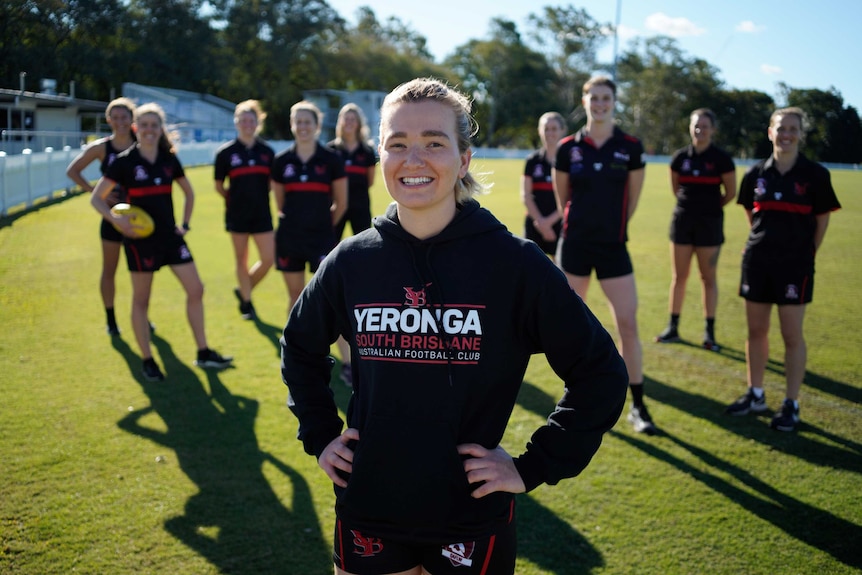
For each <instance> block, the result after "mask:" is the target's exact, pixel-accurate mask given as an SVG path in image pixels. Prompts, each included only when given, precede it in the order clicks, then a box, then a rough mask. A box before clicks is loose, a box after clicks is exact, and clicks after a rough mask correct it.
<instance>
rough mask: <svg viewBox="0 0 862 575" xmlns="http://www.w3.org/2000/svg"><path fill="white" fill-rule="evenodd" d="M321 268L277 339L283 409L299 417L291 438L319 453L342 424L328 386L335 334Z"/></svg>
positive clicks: (308, 451) (315, 454) (333, 319)
mask: <svg viewBox="0 0 862 575" xmlns="http://www.w3.org/2000/svg"><path fill="white" fill-rule="evenodd" d="M325 267H326V266H325V264H324V266H321V269H320V270H318V272H317V273H316V274H315V276H314V277H313V278H312V280H311V282H309V284H308V285H307V286H306V288H305V289H304V290H303V292H302V295H301V296H300V298H299V301H298V302H297V303H296V305H295V306H294V308H293V310H292V311H291V313H290V318H289V319H288V322H287V326H286V327H285V328H284V333H283V335H282V338H281V378H282V381H284V383H285V385H287V387H288V389H289V390H290V395H289V397H288V407H290V410H291V411H292V412H293V414H294V415H295V416H296V417H297V419H298V420H299V431H298V432H297V438H298V439H300V440H301V441H302V443H303V446H304V448H305V451H306V453H308V454H310V455H314V456H315V457H319V456H320V454H321V453H322V452H323V450H324V448H325V447H326V446H327V445H328V444H329V443H330V442H331V441H332V440H333V439H335V438H336V437H338V435H340V434H341V430H342V428H343V426H344V422H343V421H342V419H341V417H339V415H338V408H337V406H336V405H335V399H334V394H333V392H332V389H331V388H330V387H329V380H330V377H331V373H332V366H333V359H332V358H331V357H330V356H329V348H330V345H331V344H332V343H334V342H335V340H336V338H337V337H338V332H337V330H336V325H337V324H336V312H335V309H334V307H333V306H332V305H331V302H330V299H329V298H328V297H327V294H326V289H325V288H324V284H325V283H326V279H327V277H328V276H329V275H333V276H334V275H335V272H331V273H329V274H327V272H326V270H325Z"/></svg>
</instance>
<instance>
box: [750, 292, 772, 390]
mask: <svg viewBox="0 0 862 575" xmlns="http://www.w3.org/2000/svg"><path fill="white" fill-rule="evenodd" d="M771 313H772V304H770V303H758V302H751V301H746V302H745V315H746V319H747V321H748V339H747V340H746V342H745V360H746V364H747V365H746V367H747V372H748V373H747V375H748V387H759V388H763V376H764V374H765V373H766V363H767V362H768V361H769V316H770V315H771Z"/></svg>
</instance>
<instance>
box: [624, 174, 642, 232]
mask: <svg viewBox="0 0 862 575" xmlns="http://www.w3.org/2000/svg"><path fill="white" fill-rule="evenodd" d="M645 176H646V170H645V169H644V168H640V169H639V170H632V171H631V172H629V181H628V185H627V186H626V188H627V192H628V195H629V201H628V213H627V214H626V216H627V217H628V220H629V221H631V219H632V216H633V215H634V214H635V209H636V208H637V207H638V200H640V197H641V191H642V190H643V187H644V177H645Z"/></svg>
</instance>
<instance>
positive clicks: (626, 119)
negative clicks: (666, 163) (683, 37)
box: [618, 36, 723, 154]
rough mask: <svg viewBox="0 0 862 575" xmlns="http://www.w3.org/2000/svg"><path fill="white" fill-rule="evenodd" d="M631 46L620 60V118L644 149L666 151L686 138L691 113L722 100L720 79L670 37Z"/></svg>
mask: <svg viewBox="0 0 862 575" xmlns="http://www.w3.org/2000/svg"><path fill="white" fill-rule="evenodd" d="M632 46H633V48H632V49H630V50H629V51H627V52H625V53H624V54H623V55H622V57H621V59H620V63H619V76H618V80H619V82H618V83H619V88H620V97H619V101H620V103H621V105H622V113H621V114H620V117H621V118H622V120H623V123H624V124H625V125H626V126H627V129H628V130H630V131H631V132H632V133H634V134H636V135H637V136H638V137H640V138H641V139H642V140H643V143H644V147H645V149H646V150H647V152H648V153H652V154H670V153H672V152H673V151H674V150H675V149H677V148H679V147H681V146H682V145H684V144H685V143H687V142H688V141H689V138H688V135H687V134H688V118H689V115H690V113H691V111H692V110H695V109H697V108H701V107H710V108H713V107H715V106H716V105H717V104H719V103H721V97H720V95H721V91H722V84H723V82H722V80H721V79H720V78H719V71H718V69H717V68H715V67H714V66H712V65H711V64H709V63H708V62H706V61H705V60H702V59H700V58H690V57H687V56H686V55H685V54H684V52H683V51H682V50H681V49H680V48H679V46H678V45H677V43H676V40H674V39H673V38H668V37H666V36H656V37H653V38H648V39H645V40H640V41H636V42H633V44H632Z"/></svg>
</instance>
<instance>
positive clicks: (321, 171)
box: [314, 166, 326, 176]
mask: <svg viewBox="0 0 862 575" xmlns="http://www.w3.org/2000/svg"><path fill="white" fill-rule="evenodd" d="M314 173H315V174H317V175H318V176H322V175H323V174H325V173H326V166H314Z"/></svg>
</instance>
